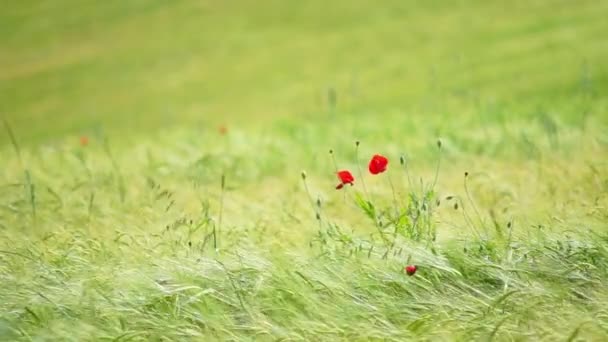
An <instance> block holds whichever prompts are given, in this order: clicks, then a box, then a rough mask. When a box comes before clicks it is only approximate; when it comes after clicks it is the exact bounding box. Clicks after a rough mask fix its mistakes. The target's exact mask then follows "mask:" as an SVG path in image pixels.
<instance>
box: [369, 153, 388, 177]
mask: <svg viewBox="0 0 608 342" xmlns="http://www.w3.org/2000/svg"><path fill="white" fill-rule="evenodd" d="M387 165H388V159H386V157H384V156H381V155H379V154H374V156H373V157H372V160H370V161H369V172H371V174H372V175H377V174H379V173H382V172H384V171H386V166H387Z"/></svg>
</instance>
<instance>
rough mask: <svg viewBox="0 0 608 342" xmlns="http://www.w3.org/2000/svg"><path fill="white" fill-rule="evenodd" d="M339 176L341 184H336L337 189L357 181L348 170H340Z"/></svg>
mask: <svg viewBox="0 0 608 342" xmlns="http://www.w3.org/2000/svg"><path fill="white" fill-rule="evenodd" d="M337 174H338V178H339V179H340V184H338V185H336V189H342V188H343V187H344V185H345V184H350V185H351V186H352V185H353V183H354V182H355V177H353V174H352V173H350V171H348V170H342V171H338V173H337Z"/></svg>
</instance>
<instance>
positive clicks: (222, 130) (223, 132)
mask: <svg viewBox="0 0 608 342" xmlns="http://www.w3.org/2000/svg"><path fill="white" fill-rule="evenodd" d="M217 131H218V132H219V133H220V135H226V134H227V133H228V127H226V126H225V125H221V126H219V127H218V128H217Z"/></svg>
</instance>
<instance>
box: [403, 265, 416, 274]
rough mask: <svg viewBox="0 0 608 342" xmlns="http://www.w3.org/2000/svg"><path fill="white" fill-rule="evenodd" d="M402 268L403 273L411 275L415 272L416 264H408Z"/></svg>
mask: <svg viewBox="0 0 608 342" xmlns="http://www.w3.org/2000/svg"><path fill="white" fill-rule="evenodd" d="M403 269H404V270H405V273H407V275H409V276H413V275H414V273H416V271H417V270H418V267H416V265H408V266H405V267H404V268H403Z"/></svg>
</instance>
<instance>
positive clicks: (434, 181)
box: [431, 141, 442, 190]
mask: <svg viewBox="0 0 608 342" xmlns="http://www.w3.org/2000/svg"><path fill="white" fill-rule="evenodd" d="M438 146H439V152H438V156H437V168H436V169H435V179H434V180H433V185H432V186H431V190H433V189H435V185H436V184H437V179H438V178H439V168H440V167H441V155H442V153H441V142H440V141H439V142H438Z"/></svg>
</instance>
